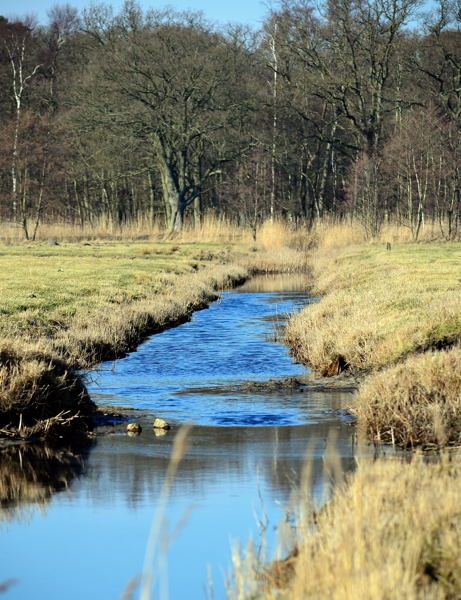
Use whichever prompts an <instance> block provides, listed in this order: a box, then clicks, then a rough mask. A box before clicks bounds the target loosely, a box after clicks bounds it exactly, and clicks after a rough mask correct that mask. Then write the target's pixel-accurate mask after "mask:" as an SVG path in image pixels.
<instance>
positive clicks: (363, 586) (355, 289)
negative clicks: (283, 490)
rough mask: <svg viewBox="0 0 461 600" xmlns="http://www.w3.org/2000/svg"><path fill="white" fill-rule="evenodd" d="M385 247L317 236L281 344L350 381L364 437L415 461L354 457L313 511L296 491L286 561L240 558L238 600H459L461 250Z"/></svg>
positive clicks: (325, 372) (304, 493) (347, 236)
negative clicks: (302, 293) (296, 309)
mask: <svg viewBox="0 0 461 600" xmlns="http://www.w3.org/2000/svg"><path fill="white" fill-rule="evenodd" d="M391 239H392V244H391V249H390V250H389V249H387V244H386V238H384V239H382V240H381V241H380V242H379V243H364V242H363V241H362V242H361V243H357V242H360V240H358V239H357V238H354V236H353V235H352V230H350V229H349V230H348V231H347V232H346V233H344V234H343V233H342V232H341V231H336V232H335V235H332V232H326V236H325V237H322V235H319V236H318V246H317V247H316V249H315V250H313V251H312V252H311V254H310V257H311V267H312V293H313V294H315V295H317V296H318V298H319V301H318V302H317V303H315V304H310V305H309V306H308V307H306V308H305V309H304V310H303V311H301V312H300V313H299V314H297V315H295V316H294V317H293V318H292V320H291V321H290V323H289V326H288V329H287V343H288V344H289V345H290V346H291V348H292V351H293V353H294V355H295V356H296V357H297V358H298V360H300V361H301V362H303V363H305V364H306V365H310V366H312V367H313V369H314V371H315V373H317V374H318V375H321V376H327V377H328V376H330V377H331V376H334V377H336V378H339V380H343V379H344V378H348V379H349V378H350V379H352V380H353V381H355V383H356V386H357V390H358V392H357V394H356V395H355V396H354V398H353V400H352V401H351V405H350V410H351V411H352V412H354V413H355V414H356V416H357V419H358V435H359V436H360V437H361V438H363V439H364V440H368V441H370V440H372V441H376V442H383V441H384V442H388V443H392V444H395V445H399V446H402V447H404V448H407V449H408V448H409V449H412V452H411V453H410V454H408V453H405V454H404V458H401V459H399V458H397V457H394V458H393V459H390V458H385V459H384V458H380V459H377V460H372V461H369V460H363V459H362V460H360V459H359V460H358V464H357V470H356V472H355V473H354V474H353V475H351V476H350V477H349V478H348V479H347V481H345V482H344V483H343V484H341V485H339V486H338V487H337V489H336V492H335V496H334V499H333V501H331V502H330V503H329V504H328V505H327V506H325V507H323V508H322V510H320V511H318V510H317V508H318V507H316V506H315V503H313V502H312V501H311V500H309V497H308V494H309V490H308V488H307V489H306V488H303V490H300V493H301V497H302V498H303V500H301V502H300V506H299V515H300V516H299V519H298V520H297V522H296V524H295V525H296V542H295V548H296V552H295V554H294V555H292V556H290V557H288V558H286V559H282V560H280V561H276V562H274V563H273V564H271V565H270V566H269V567H267V566H266V565H262V564H261V563H260V562H259V561H258V559H257V557H256V558H255V556H254V554H252V552H251V550H250V551H249V552H248V554H246V555H243V556H242V555H241V554H240V555H239V556H237V557H236V576H235V578H234V588H233V589H232V591H231V594H230V595H231V597H233V598H239V599H242V598H245V599H248V598H253V599H262V598H264V599H271V598H278V599H283V600H285V599H288V598H290V599H294V600H297V599H301V598H302V599H307V598H310V599H323V598H334V599H337V600H346V599H347V600H349V599H352V598H353V599H354V600H369V599H370V598H373V599H374V600H381V599H382V600H384V599H388V598H393V599H394V600H395V599H396V600H404V599H405V600H407V599H423V598H424V599H436V598H437V599H440V598H459V597H461V562H460V558H459V547H460V544H461V513H460V510H459V506H460V505H461V458H460V454H459V445H460V442H461V349H460V340H461V294H460V292H461V284H460V282H461V245H460V244H456V243H440V242H432V243H426V242H425V243H420V244H411V243H408V242H407V241H399V239H394V238H391ZM341 240H342V241H344V243H341ZM395 242H397V243H395ZM428 449H431V450H432V451H434V450H437V452H436V453H434V452H433V453H431V454H430V455H428V454H427V453H426V452H425V451H426V450H428ZM306 469H307V471H308V470H309V465H306ZM282 541H283V540H282ZM250 548H251V546H250Z"/></svg>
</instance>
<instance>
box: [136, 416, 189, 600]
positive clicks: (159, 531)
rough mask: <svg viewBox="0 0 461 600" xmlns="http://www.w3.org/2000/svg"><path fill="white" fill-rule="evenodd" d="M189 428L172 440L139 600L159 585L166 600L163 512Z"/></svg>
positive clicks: (148, 596)
mask: <svg viewBox="0 0 461 600" xmlns="http://www.w3.org/2000/svg"><path fill="white" fill-rule="evenodd" d="M192 427H193V425H192V424H185V425H183V426H181V427H180V429H179V430H178V432H177V434H176V436H175V439H174V443H173V449H172V452H171V457H170V461H169V463H168V468H167V471H166V474H165V479H164V481H163V485H162V489H161V491H160V495H159V498H158V501H157V506H156V510H155V514H154V517H153V520H152V526H151V530H150V534H149V538H148V542H147V548H146V553H145V558H144V567H143V573H142V577H141V592H140V600H150V599H151V598H152V590H153V588H154V587H155V586H156V585H160V586H161V591H160V597H163V598H164V599H165V600H166V599H167V598H168V582H167V580H166V574H165V573H164V572H162V571H164V570H165V565H164V564H163V563H164V562H165V560H166V557H165V552H166V548H167V543H168V540H167V539H165V535H167V532H166V531H165V512H166V508H167V503H168V500H169V498H170V494H171V487H172V484H173V482H174V479H175V477H176V474H177V471H178V467H179V464H180V462H181V460H182V459H183V457H184V455H185V454H186V451H187V441H188V436H189V433H190V431H191V429H192ZM156 573H157V577H156ZM160 575H162V579H160Z"/></svg>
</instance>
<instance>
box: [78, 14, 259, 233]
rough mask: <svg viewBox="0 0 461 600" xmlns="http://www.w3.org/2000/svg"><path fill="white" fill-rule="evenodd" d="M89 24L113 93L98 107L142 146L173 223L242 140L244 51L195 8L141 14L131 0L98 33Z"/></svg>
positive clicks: (247, 97) (90, 23)
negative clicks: (211, 26) (110, 104)
mask: <svg viewBox="0 0 461 600" xmlns="http://www.w3.org/2000/svg"><path fill="white" fill-rule="evenodd" d="M95 25H96V24H95V22H94V20H91V18H88V19H87V30H88V31H94V34H93V35H94V37H95V38H96V37H97V38H98V39H99V40H103V51H104V57H105V58H104V61H103V62H104V67H103V69H102V75H103V81H104V85H105V86H106V87H105V91H106V92H108V93H109V94H111V98H112V99H113V108H112V109H111V108H109V107H108V106H107V103H106V104H105V105H101V107H100V108H101V109H102V110H101V111H100V112H101V114H102V113H103V112H104V113H105V118H106V120H110V121H111V122H112V124H113V125H116V126H117V127H119V128H120V127H123V128H125V129H129V130H131V131H132V132H133V133H134V135H135V136H136V137H137V138H139V139H141V140H142V141H143V143H144V144H145V145H146V148H148V149H149V153H150V155H151V157H152V162H153V166H154V169H155V172H156V173H157V174H158V176H159V180H160V182H161V190H162V196H163V199H164V203H165V207H166V210H167V214H168V220H169V226H170V228H171V229H172V230H174V229H180V228H181V226H182V224H183V221H184V215H185V211H186V209H187V207H189V206H190V205H192V204H193V203H194V202H195V201H196V200H197V198H199V197H200V195H201V194H202V193H203V191H204V190H205V189H206V187H207V186H208V185H211V184H212V181H213V178H215V177H216V176H217V175H219V174H220V172H221V169H222V168H223V166H224V165H225V164H226V163H228V162H229V161H232V160H234V159H235V158H236V157H238V156H239V155H240V154H241V153H242V152H243V151H244V150H245V149H246V148H247V147H248V146H249V143H250V138H249V135H248V128H246V127H245V124H246V123H247V122H248V116H249V114H250V113H249V106H250V104H251V102H250V100H251V98H250V95H249V93H248V91H247V86H246V83H245V80H246V77H247V73H248V62H249V61H248V53H247V52H246V50H245V48H244V47H241V46H239V45H238V44H236V43H235V39H229V38H228V37H226V36H225V35H224V34H221V33H216V32H213V31H211V30H210V29H209V28H208V27H207V26H206V25H205V24H204V23H203V22H202V21H201V20H200V19H199V18H198V17H197V16H196V15H191V14H186V15H183V14H178V13H174V12H169V11H167V12H150V13H148V14H147V15H146V16H144V15H143V14H142V13H141V11H140V9H139V8H138V6H137V5H135V4H132V3H127V4H126V5H125V8H124V11H123V12H122V14H121V15H120V17H119V18H118V19H116V20H115V21H114V23H113V24H112V25H111V26H109V28H108V30H106V31H105V32H101V31H100V30H96V31H95ZM100 75H101V73H100V72H99V73H98V72H95V76H96V77H97V78H100ZM95 85H96V84H95ZM98 87H99V89H100V86H98ZM103 104H104V103H103ZM115 107H116V108H115Z"/></svg>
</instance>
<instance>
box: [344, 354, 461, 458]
mask: <svg viewBox="0 0 461 600" xmlns="http://www.w3.org/2000/svg"><path fill="white" fill-rule="evenodd" d="M353 406H354V412H355V414H356V415H357V418H358V420H359V423H360V425H361V426H362V427H363V429H364V431H365V432H366V434H367V436H369V437H370V438H371V439H374V440H378V441H383V442H387V443H391V444H398V445H401V446H405V447H414V446H420V445H424V446H425V447H428V446H429V447H430V446H431V445H435V446H444V445H446V444H456V445H459V444H460V443H461V349H460V348H453V349H451V350H447V351H437V352H425V353H424V354H422V355H418V356H412V357H410V358H408V359H407V360H405V361H404V362H402V363H400V364H398V365H396V366H393V367H390V368H388V369H385V370H383V371H380V372H378V373H374V374H372V375H370V376H369V377H367V378H366V380H365V381H364V382H363V384H362V385H361V386H360V391H359V394H358V395H357V397H356V399H355V401H354V405H353Z"/></svg>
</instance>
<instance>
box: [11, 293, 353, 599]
mask: <svg viewBox="0 0 461 600" xmlns="http://www.w3.org/2000/svg"><path fill="white" fill-rule="evenodd" d="M305 300H306V299H305V295H304V294H303V293H294V294H293V293H278V294H268V293H262V292H257V293H251V294H250V293H247V292H244V291H238V292H229V293H225V294H223V298H222V300H221V301H219V302H217V303H215V304H213V305H212V306H211V307H210V309H208V310H205V311H201V312H199V313H197V314H196V315H194V318H193V320H192V321H191V322H190V323H187V324H185V325H183V326H181V327H178V328H176V329H172V330H169V331H167V332H164V333H162V334H159V335H156V336H154V337H152V338H151V339H149V340H148V341H147V342H146V343H145V344H143V345H142V346H141V347H140V348H139V349H138V351H137V352H134V353H132V354H130V355H129V357H127V358H126V359H123V360H120V361H118V362H117V363H115V365H114V364H113V363H107V364H104V365H102V366H101V370H100V371H99V372H98V373H96V374H92V376H91V378H92V380H93V382H92V383H90V386H89V387H90V390H91V392H92V394H93V396H94V398H95V399H97V400H98V401H100V402H104V403H106V404H107V403H112V404H114V405H117V404H119V405H125V406H126V405H130V406H133V407H136V408H139V409H141V410H140V413H139V414H140V420H141V422H142V424H143V432H142V434H141V435H140V436H139V437H128V436H127V435H124V434H123V433H122V430H123V427H121V428H120V430H117V429H116V430H115V432H114V434H113V435H109V436H105V437H100V438H98V439H97V442H96V443H95V445H94V447H92V448H91V449H89V450H88V452H87V453H84V454H83V455H82V456H81V457H80V459H81V462H80V463H78V468H77V469H76V470H75V473H74V472H73V471H69V469H65V473H66V476H65V477H63V476H62V474H61V475H60V476H61V478H62V479H63V482H64V483H62V485H61V487H62V488H64V490H63V491H61V492H59V493H56V492H55V489H56V487H54V488H52V489H51V488H50V485H49V481H47V477H48V475H46V476H45V475H42V474H41V472H40V469H36V473H37V476H36V478H35V482H34V486H35V487H37V486H38V487H40V486H41V488H43V489H41V490H40V493H36V494H35V496H34V494H33V493H31V492H30V490H28V495H26V494H25V492H24V493H23V494H22V501H20V500H19V499H18V502H17V506H16V507H15V506H13V507H12V508H11V507H10V509H9V510H8V511H6V510H4V511H3V512H1V511H0V514H1V515H2V517H3V518H2V519H1V520H0V533H1V539H2V544H1V548H0V583H1V582H2V581H4V580H6V579H9V578H16V579H17V580H18V581H17V583H16V584H15V585H13V586H12V587H11V588H10V589H9V590H8V592H7V593H6V595H5V598H8V600H19V599H21V600H23V599H24V598H36V599H39V600H40V599H42V598H43V599H46V600H54V599H56V600H58V599H59V600H61V599H62V598H63V597H65V598H66V599H67V600H74V599H75V600H77V599H78V600H81V598H89V599H92V598H95V599H98V600H105V599H107V600H113V599H116V598H121V597H122V594H123V591H124V589H125V588H126V586H127V585H128V584H129V582H130V579H131V578H133V577H136V576H137V575H139V574H140V571H141V569H142V565H143V561H144V552H145V548H146V542H147V538H148V535H149V530H150V526H151V523H152V519H153V515H154V513H155V509H156V505H157V500H158V498H159V494H160V490H161V486H162V483H163V481H164V475H165V472H166V469H167V465H168V461H169V457H170V454H171V448H172V443H173V440H174V431H173V432H171V433H169V434H167V435H166V436H164V437H155V436H154V434H153V432H152V430H151V427H150V424H151V422H152V415H153V414H155V415H158V416H163V417H164V418H167V419H169V420H172V421H173V422H175V423H182V422H185V421H193V422H194V423H196V425H195V426H194V427H193V429H192V431H191V433H190V439H189V450H188V452H187V454H186V456H185V457H184V459H183V461H182V462H181V464H180V467H179V472H178V475H177V477H176V479H175V481H174V484H173V488H172V494H171V498H170V501H169V502H168V507H167V513H166V515H165V518H166V520H165V528H166V531H167V533H168V536H167V537H169V538H170V547H169V550H168V552H167V553H166V554H165V553H163V556H165V555H166V556H167V563H168V568H167V572H168V576H166V575H165V571H163V575H162V573H160V575H161V577H160V580H161V581H163V583H165V582H167V586H168V593H167V594H166V597H168V598H170V600H183V599H186V598H187V599H188V600H189V599H190V600H195V599H197V600H201V599H205V598H208V595H207V578H208V570H209V569H210V572H211V578H212V581H213V589H214V596H213V597H215V598H216V599H220V598H224V597H225V585H224V574H223V572H224V571H226V570H227V569H228V568H229V566H230V555H231V546H232V542H236V541H237V540H240V541H241V542H242V543H243V544H245V543H246V541H247V540H248V538H249V537H250V536H251V537H253V539H255V541H256V542H258V537H259V527H258V523H257V520H258V518H261V515H262V514H263V513H265V514H266V519H267V523H266V525H267V526H266V532H265V535H266V538H267V542H268V545H269V547H270V548H271V549H272V550H273V549H274V548H275V539H276V527H277V525H278V523H279V522H280V520H281V518H282V516H283V515H284V513H285V510H286V509H287V503H288V502H289V499H290V496H291V494H292V492H293V489H294V487H295V485H296V483H298V482H299V478H300V472H301V469H302V465H303V462H304V458H305V455H306V449H307V448H309V456H310V457H311V466H312V479H313V490H314V493H315V494H316V497H317V499H318V500H319V501H322V499H323V498H324V497H326V496H328V494H329V492H330V487H329V479H328V478H327V479H325V471H324V461H323V456H324V453H325V448H326V444H327V439H328V436H329V435H330V434H331V432H332V431H334V432H335V434H336V435H337V444H338V447H339V450H340V453H341V456H342V466H343V468H344V469H345V470H350V469H352V468H353V467H354V454H355V451H356V450H355V448H354V446H353V430H352V429H351V428H350V427H349V426H348V425H347V424H346V423H345V422H343V421H341V420H340V419H339V418H338V417H337V415H336V413H335V410H336V409H337V408H340V407H341V406H342V405H344V403H345V402H347V400H348V398H350V396H348V395H347V394H335V393H330V394H320V393H316V394H314V393H305V392H304V393H300V392H293V393H291V392H288V391H283V392H282V393H274V392H271V393H263V392H258V393H255V392H253V393H252V392H248V393H245V394H239V393H237V392H236V391H235V389H234V390H230V391H226V389H227V388H228V387H229V386H230V385H231V384H234V383H239V382H242V381H244V380H246V379H250V380H253V381H265V380H267V379H271V378H277V377H286V376H293V375H299V374H301V373H303V372H304V370H303V368H302V367H301V366H299V365H295V364H293V363H292V361H291V359H290V357H289V355H288V352H287V350H286V348H285V347H284V346H283V345H280V344H273V343H268V338H270V337H271V336H273V332H274V329H273V327H274V321H275V323H276V324H277V321H278V322H279V323H280V322H281V320H283V315H284V314H285V313H286V312H291V311H292V310H293V309H296V308H299V307H300V306H301V305H302V304H303V303H304V302H305ZM274 315H275V319H274V318H273V316H274ZM209 386H210V387H212V388H213V387H214V388H215V390H216V393H203V390H202V391H200V390H199V388H203V387H209ZM60 459H61V460H65V455H64V454H63V455H62V456H61V458H60ZM12 460H14V461H15V463H14V464H15V465H16V466H15V467H11V466H10V467H9V473H12V472H13V473H14V471H15V469H16V473H17V476H18V479H17V481H21V485H20V486H17V487H19V488H20V487H21V486H22V488H24V489H25V488H27V487H28V484H26V482H25V481H24V480H21V473H24V461H25V460H26V458H25V456H24V455H23V454H21V452H19V451H18V452H17V453H16V454H15V455H14V457H13V459H12ZM45 460H46V458H45V456H44V457H43V461H45ZM53 470H54V471H55V472H57V473H59V472H60V471H59V469H56V468H55V467H53ZM69 473H70V474H69ZM66 477H67V479H66ZM73 477H75V478H74V479H72V478H73ZM58 488H59V486H58ZM43 490H45V492H44V493H42V492H43ZM26 496H27V497H28V498H29V500H28V501H25V499H26ZM13 504H14V503H13ZM258 515H259V517H258ZM185 516H186V518H184V517H185ZM180 523H182V524H181V526H179V524H180ZM177 527H178V534H177V535H175V536H172V535H171V533H172V531H173V530H175V529H176V528H177ZM158 566H159V565H158V564H156V565H155V567H158ZM162 589H163V588H162ZM157 591H158V594H157V595H156V596H155V597H160V596H159V594H160V591H159V590H157ZM133 597H138V596H137V594H135V595H134V596H133ZM164 598H165V596H164Z"/></svg>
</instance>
